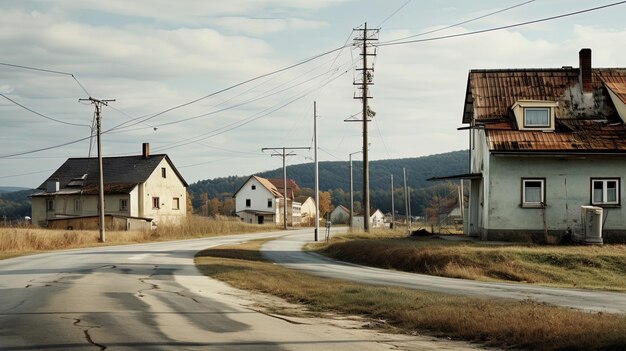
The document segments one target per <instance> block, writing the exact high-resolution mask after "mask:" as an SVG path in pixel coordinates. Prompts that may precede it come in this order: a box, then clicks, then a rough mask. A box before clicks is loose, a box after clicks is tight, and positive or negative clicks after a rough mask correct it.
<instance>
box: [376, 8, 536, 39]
mask: <svg viewBox="0 0 626 351" xmlns="http://www.w3.org/2000/svg"><path fill="white" fill-rule="evenodd" d="M534 1H535V0H528V1H524V2H522V3H519V4H516V5H513V6H509V7H507V8H503V9H500V10H497V11H493V12H490V13H487V14H484V15H481V16H478V17H474V18H470V19H468V20H464V21H461V22H457V23H454V24H451V25H448V26H445V27H443V28H437V29H433V30H429V31H426V32H422V33H418V34H414V35H410V36H408V37H404V38H397V39H392V40H389V41H387V43H392V42H395V41H400V40H406V39H410V38H415V37H419V36H423V35H426V34H432V33H437V32H441V31H444V30H446V29H450V28H454V27H458V26H460V25H463V24H467V23H471V22H474V21H478V20H480V19H483V18H487V17H490V16H493V15H496V14H499V13H502V12H505V11H509V10H512V9H514V8H517V7H520V6H523V5H526V4H529V3H531V2H534Z"/></svg>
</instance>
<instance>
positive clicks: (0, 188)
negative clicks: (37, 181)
mask: <svg viewBox="0 0 626 351" xmlns="http://www.w3.org/2000/svg"><path fill="white" fill-rule="evenodd" d="M28 189H29V188H22V187H19V186H0V194H2V193H13V192H16V191H22V190H28Z"/></svg>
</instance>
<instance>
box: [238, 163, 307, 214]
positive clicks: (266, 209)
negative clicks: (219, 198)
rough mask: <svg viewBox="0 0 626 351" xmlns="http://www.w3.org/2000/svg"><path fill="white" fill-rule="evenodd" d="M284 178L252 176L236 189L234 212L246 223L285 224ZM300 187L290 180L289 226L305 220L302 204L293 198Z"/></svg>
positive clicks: (288, 197) (288, 185) (288, 192)
mask: <svg viewBox="0 0 626 351" xmlns="http://www.w3.org/2000/svg"><path fill="white" fill-rule="evenodd" d="M275 184H278V185H280V186H283V184H284V182H283V181H282V179H280V180H277V179H265V178H262V177H259V176H255V175H253V176H250V177H249V178H248V179H247V180H246V181H245V182H244V183H243V185H242V186H241V187H240V188H239V189H237V191H236V192H235V194H234V195H233V197H234V198H235V213H236V214H237V216H239V217H240V218H241V220H242V221H244V222H246V223H256V224H271V223H274V224H278V225H282V224H283V223H284V205H283V188H278V187H277V186H276V185H275ZM299 189H300V188H299V187H298V185H297V184H296V182H295V181H293V180H292V179H289V180H287V225H290V226H295V225H300V224H301V222H302V215H301V205H302V204H301V203H299V202H296V201H294V194H295V192H297V191H298V190H299Z"/></svg>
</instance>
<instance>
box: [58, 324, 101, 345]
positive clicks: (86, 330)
mask: <svg viewBox="0 0 626 351" xmlns="http://www.w3.org/2000/svg"><path fill="white" fill-rule="evenodd" d="M61 318H63V319H69V320H73V321H74V323H72V324H73V325H74V326H75V327H78V328H81V329H82V331H83V334H84V335H85V340H87V342H88V343H90V344H91V345H93V346H96V347H98V348H100V351H104V350H106V349H107V346H105V345H102V344H99V343H97V342H95V341H94V340H93V338H92V337H91V334H90V333H89V331H90V330H91V329H98V328H100V326H97V325H80V324H81V323H82V322H83V321H82V320H81V319H80V318H69V317H61Z"/></svg>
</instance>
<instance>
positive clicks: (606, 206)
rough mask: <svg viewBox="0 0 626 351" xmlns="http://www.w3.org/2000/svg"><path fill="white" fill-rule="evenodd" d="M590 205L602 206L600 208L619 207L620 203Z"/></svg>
mask: <svg viewBox="0 0 626 351" xmlns="http://www.w3.org/2000/svg"><path fill="white" fill-rule="evenodd" d="M591 206H596V207H602V208H620V207H622V205H620V204H591Z"/></svg>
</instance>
